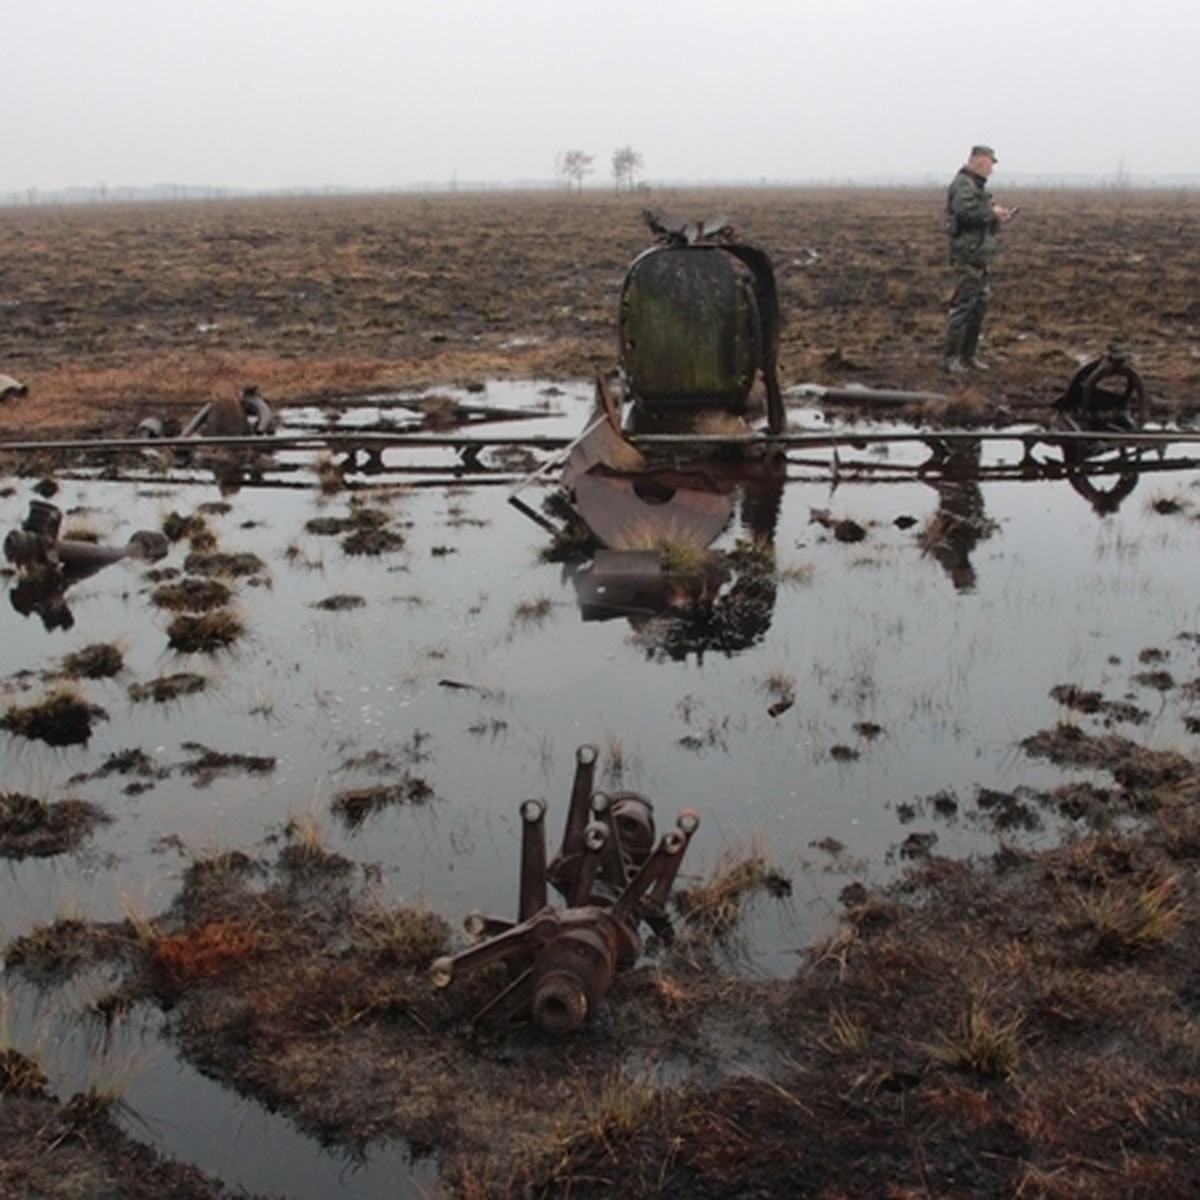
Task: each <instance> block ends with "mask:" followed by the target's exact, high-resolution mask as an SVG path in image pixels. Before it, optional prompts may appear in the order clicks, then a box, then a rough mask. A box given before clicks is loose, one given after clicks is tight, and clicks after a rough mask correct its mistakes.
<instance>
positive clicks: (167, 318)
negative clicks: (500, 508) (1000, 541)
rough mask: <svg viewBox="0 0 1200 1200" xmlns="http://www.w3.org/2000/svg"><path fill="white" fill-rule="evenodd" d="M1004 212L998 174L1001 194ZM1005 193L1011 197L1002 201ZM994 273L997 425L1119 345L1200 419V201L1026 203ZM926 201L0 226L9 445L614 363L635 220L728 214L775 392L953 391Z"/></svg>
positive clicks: (556, 199)
mask: <svg viewBox="0 0 1200 1200" xmlns="http://www.w3.org/2000/svg"><path fill="white" fill-rule="evenodd" d="M994 185H995V190H996V192H997V194H998V195H1000V196H1001V197H1003V196H1004V195H1005V184H1004V179H1003V176H1002V175H1000V176H997V178H996V179H995V180H994ZM1009 198H1010V199H1011V198H1013V197H1011V196H1010V197H1009ZM1015 198H1016V199H1017V200H1018V201H1019V203H1020V207H1021V213H1020V216H1019V217H1018V219H1017V221H1016V222H1014V224H1013V225H1011V226H1009V227H1008V228H1007V229H1006V230H1005V231H1004V245H1003V250H1002V253H1001V255H1000V258H999V260H998V261H997V263H996V266H995V270H994V282H993V291H994V298H993V305H992V312H991V315H990V317H989V320H988V324H987V332H986V336H987V338H988V346H987V349H988V352H989V354H990V355H991V357H992V358H993V359H994V360H995V362H996V365H997V368H998V369H997V370H996V371H994V372H993V373H991V374H989V375H988V376H987V377H986V378H985V379H979V380H973V381H971V383H972V384H973V385H974V386H976V387H977V388H979V390H981V391H982V393H983V394H984V395H985V396H986V398H987V399H988V400H989V401H990V402H991V409H992V415H993V416H994V417H996V418H1000V419H1002V418H1003V417H1004V414H1005V412H1006V410H1010V409H1013V410H1016V411H1018V412H1019V411H1021V410H1022V409H1024V408H1028V407H1030V406H1033V407H1035V408H1036V407H1038V406H1041V405H1044V404H1046V403H1048V402H1049V401H1050V400H1052V399H1053V398H1054V397H1055V396H1056V395H1057V394H1058V393H1059V392H1060V391H1061V390H1062V388H1063V387H1065V385H1066V383H1067V381H1068V380H1069V379H1070V377H1071V375H1072V374H1073V372H1074V371H1075V369H1076V368H1077V367H1078V365H1079V364H1080V361H1081V360H1082V359H1086V358H1091V357H1094V356H1095V355H1097V354H1098V353H1100V352H1102V351H1103V350H1104V349H1105V348H1106V347H1107V346H1108V345H1109V343H1110V342H1113V341H1117V342H1120V343H1121V344H1123V345H1124V346H1125V347H1126V348H1127V349H1128V351H1129V352H1130V353H1131V354H1132V355H1133V357H1134V360H1135V362H1136V364H1137V366H1138V369H1139V370H1140V371H1141V373H1142V375H1143V377H1144V378H1145V381H1146V384H1147V387H1148V389H1149V392H1150V395H1151V398H1152V399H1153V400H1154V401H1156V403H1157V404H1158V406H1159V407H1160V408H1163V409H1165V410H1167V411H1178V410H1183V411H1190V410H1191V409H1192V408H1194V407H1195V406H1196V405H1197V404H1200V386H1198V385H1200V300H1198V299H1197V292H1196V288H1195V280H1196V278H1197V273H1198V268H1200V194H1198V193H1196V192H1187V191H1179V192H1166V191H1156V192H1140V191H1134V190H1131V189H1128V188H1113V189H1109V190H1095V191H1089V192H1072V191H1066V190H1063V191H1038V192H1024V191H1023V192H1021V193H1019V194H1018V195H1017V196H1016V197H1015ZM942 202H943V198H942V194H941V191H940V189H929V190H924V189H905V190H896V191H869V190H854V191H843V190H837V189H817V190H802V191H790V190H777V191H754V192H744V191H709V192H685V191H681V192H674V191H671V192H663V193H655V194H652V195H650V196H639V197H637V198H630V197H616V196H611V195H605V194H600V193H597V194H595V195H590V194H585V195H583V196H572V197H566V196H563V195H561V194H542V193H530V194H504V193H485V194H470V195H467V194H463V195H447V196H436V197H435V196H409V195H402V196H380V197H355V198H321V197H311V198H296V199H262V200H254V201H241V202H224V201H213V202H210V203H197V204H178V205H174V204H161V205H155V206H145V207H142V206H134V205H112V206H87V207H80V208H69V209H68V208H64V209H45V208H28V209H24V208H12V209H7V210H5V211H4V212H3V214H2V215H0V298H2V299H0V304H2V305H3V312H4V325H3V335H2V339H0V373H4V374H8V375H11V376H14V377H15V378H17V379H18V380H20V381H21V382H23V383H25V384H26V385H27V386H28V387H29V395H28V396H27V397H26V398H24V399H17V400H9V401H7V402H5V403H4V405H3V407H2V408H0V431H2V432H3V434H4V436H5V437H13V436H24V435H28V434H32V433H34V432H36V431H39V430H41V431H44V432H46V433H65V432H67V431H75V432H82V431H86V432H89V433H99V432H107V433H123V432H127V431H128V430H129V429H131V428H132V426H134V425H135V424H136V422H137V420H138V419H140V418H141V417H142V416H145V415H148V414H157V415H165V414H168V413H172V412H174V413H176V414H178V415H180V416H183V417H186V416H190V415H191V414H192V413H193V412H194V411H195V409H196V408H197V407H199V405H200V404H202V403H203V402H205V401H206V400H209V399H211V398H213V397H215V396H219V395H230V396H232V395H236V394H239V393H240V390H241V388H242V387H243V386H245V385H247V384H254V385H256V386H258V387H259V388H260V390H261V391H262V393H263V395H264V396H266V397H267V399H268V400H269V401H270V402H271V403H273V404H278V403H290V402H294V401H297V400H301V399H305V400H313V399H318V400H319V399H326V398H329V397H331V396H344V395H347V394H362V393H364V392H369V391H372V390H379V389H388V388H399V387H405V386H410V385H443V386H444V385H446V384H449V383H455V382H458V383H471V382H476V383H479V382H483V381H486V380H488V379H494V378H513V377H516V378H519V377H528V376H531V375H532V376H538V377H542V378H550V379H554V378H587V377H589V376H590V375H591V374H592V373H593V372H594V371H596V370H601V371H605V370H608V369H609V368H611V367H612V366H613V365H614V362H615V357H616V310H617V300H618V294H619V289H620V284H621V278H622V274H623V272H624V270H625V268H626V266H627V265H628V263H629V262H630V260H631V259H632V258H633V256H634V255H635V254H637V253H638V252H640V251H641V250H642V249H643V248H645V247H646V246H647V245H649V244H650V234H649V231H648V230H647V229H646V227H645V226H644V224H643V223H642V220H641V217H640V212H641V210H642V209H643V208H644V207H646V206H656V207H659V208H661V209H665V210H668V211H675V212H679V213H681V214H683V215H685V216H691V217H700V218H702V217H705V216H709V215H712V214H714V213H721V214H725V215H727V216H728V217H729V218H730V219H731V220H732V222H733V223H734V225H735V227H736V228H737V229H738V231H739V232H740V234H741V235H742V237H743V238H744V239H745V240H747V241H749V242H752V243H754V244H757V245H759V246H761V247H762V248H763V249H764V250H766V251H767V252H768V253H769V254H770V255H771V257H772V259H773V261H774V263H775V267H776V273H777V276H778V283H779V292H780V303H781V307H782V311H783V317H784V327H783V335H782V345H781V353H780V373H781V379H782V382H783V383H784V385H785V386H787V385H790V384H796V383H801V382H818V383H824V384H838V383H844V382H848V381H854V382H859V383H865V384H873V385H885V386H888V387H893V388H903V389H913V390H931V389H932V390H937V391H941V390H943V389H945V387H946V380H945V379H944V377H943V376H942V374H941V371H940V355H939V349H940V340H941V334H942V327H943V315H944V310H945V302H946V299H947V297H948V292H949V287H950V280H949V276H948V271H947V268H946V264H945V246H944V237H943V235H942V232H941V220H942V218H941V205H942Z"/></svg>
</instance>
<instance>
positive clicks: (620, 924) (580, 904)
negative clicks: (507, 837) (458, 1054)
mask: <svg viewBox="0 0 1200 1200" xmlns="http://www.w3.org/2000/svg"><path fill="white" fill-rule="evenodd" d="M595 764H596V751H595V748H594V747H592V746H581V747H579V749H578V751H577V752H576V758H575V779H574V783H573V785H572V789H571V799H570V803H569V805H568V809H567V819H566V825H565V829H564V833H563V840H562V845H561V848H560V849H559V852H558V854H556V855H555V857H554V859H553V860H552V861H551V862H550V863H549V864H547V861H546V840H545V814H546V805H545V803H544V802H543V801H542V800H540V799H537V798H532V799H529V800H526V801H525V802H524V803H523V804H522V805H521V809H520V813H521V821H522V837H521V880H520V899H519V906H518V918H517V920H516V921H509V920H506V919H504V918H501V917H490V916H483V915H480V914H472V916H470V917H468V918H467V922H466V926H467V930H468V932H469V933H471V934H472V935H473V936H474V937H475V938H476V939H477V940H476V942H475V944H474V945H472V946H470V947H469V948H468V949H466V950H462V951H460V952H459V953H457V954H453V955H446V956H444V957H442V958H439V959H438V960H437V961H436V962H435V963H434V964H433V966H432V967H431V968H430V980H431V982H432V983H433V984H434V985H435V986H436V987H443V988H444V987H449V986H450V984H451V983H453V982H454V980H455V979H456V978H460V977H461V976H462V975H464V974H466V973H468V972H471V971H476V970H479V969H480V968H481V967H484V966H486V965H488V964H490V963H504V964H505V966H506V967H507V970H508V979H509V982H508V984H507V985H506V986H504V987H502V988H501V990H500V991H499V992H498V993H497V994H496V995H495V996H493V997H492V999H491V1000H489V1001H488V1002H487V1003H486V1004H485V1005H484V1006H483V1008H481V1009H480V1010H479V1011H478V1012H477V1013H476V1014H475V1018H474V1020H475V1024H476V1025H477V1026H481V1027H483V1026H492V1027H495V1026H502V1025H509V1024H516V1023H520V1022H522V1021H526V1020H530V1019H532V1020H533V1022H534V1023H535V1024H536V1025H537V1026H538V1027H539V1028H540V1029H542V1030H543V1031H544V1032H546V1033H550V1034H564V1033H570V1032H572V1031H573V1030H576V1029H578V1028H580V1026H581V1025H583V1023H584V1022H585V1021H586V1020H587V1019H588V1018H589V1017H590V1016H591V1015H592V1014H593V1013H594V1012H595V1011H596V1009H597V1008H598V1006H599V1005H600V1002H601V1001H602V1000H603V998H604V996H605V995H606V994H607V992H608V989H609V987H610V986H611V984H612V981H613V979H614V977H615V976H616V974H617V973H618V972H619V971H620V970H623V969H626V968H628V967H630V966H632V965H633V964H634V963H635V962H636V961H637V958H638V955H639V954H640V953H641V949H642V940H641V935H640V932H639V925H640V924H641V922H643V921H645V922H646V923H647V924H649V925H650V926H651V927H652V928H653V929H655V930H656V931H657V932H659V933H660V934H665V933H666V932H667V931H668V930H669V923H668V922H667V918H666V902H667V899H668V898H669V896H670V892H671V888H672V886H673V885H674V882H675V877H676V875H677V874H678V871H679V866H680V863H681V861H682V859H683V855H684V852H685V851H686V850H687V847H688V843H689V842H690V840H691V837H692V835H693V834H694V833H695V831H696V829H697V827H698V826H699V823H700V822H699V817H698V816H697V815H696V814H695V813H694V812H693V811H691V810H690V809H685V810H684V811H683V812H681V813H680V814H679V816H678V817H677V819H676V824H675V828H673V829H671V830H669V831H668V832H667V833H666V834H664V835H663V836H662V837H661V838H659V839H658V841H657V843H656V842H655V830H654V817H653V806H652V805H651V803H650V801H649V800H647V799H646V798H645V797H644V796H641V795H639V794H638V793H636V792H617V793H613V794H611V795H609V794H606V793H603V792H595V791H593V790H592V782H593V776H594V772H595ZM548 887H553V888H554V889H555V890H556V891H557V892H558V893H559V894H560V895H561V896H562V897H563V899H564V900H565V902H566V906H565V907H564V908H554V907H553V906H551V905H550V904H549V903H548V901H547V896H548Z"/></svg>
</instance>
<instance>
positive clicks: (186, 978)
mask: <svg viewBox="0 0 1200 1200" xmlns="http://www.w3.org/2000/svg"><path fill="white" fill-rule="evenodd" d="M262 941H263V937H262V934H261V933H259V932H258V931H256V930H254V929H252V928H250V927H248V926H247V925H245V924H244V923H241V922H238V921H232V920H225V921H209V922H207V923H206V924H203V925H196V926H192V927H189V928H187V929H185V930H183V931H182V932H180V933H173V934H165V935H162V936H159V937H156V938H154V939H153V940H152V941H151V942H150V947H149V953H150V961H151V964H152V966H153V969H154V971H155V972H156V974H157V975H158V977H159V979H160V981H161V982H163V983H165V984H166V985H167V986H168V987H169V988H171V989H172V990H178V989H180V988H184V987H187V986H189V985H191V984H195V983H202V982H208V981H211V980H215V979H219V978H221V977H222V976H225V975H228V974H229V973H230V972H231V971H233V970H235V969H236V968H238V967H239V966H241V965H242V964H243V963H244V962H245V961H246V959H247V958H249V957H250V956H251V955H252V954H253V953H254V952H255V951H256V950H258V948H259V947H260V946H261V945H262Z"/></svg>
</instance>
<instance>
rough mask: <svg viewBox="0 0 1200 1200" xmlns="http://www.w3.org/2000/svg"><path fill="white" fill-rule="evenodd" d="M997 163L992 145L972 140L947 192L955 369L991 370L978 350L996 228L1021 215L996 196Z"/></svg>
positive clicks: (949, 363)
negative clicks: (992, 180)
mask: <svg viewBox="0 0 1200 1200" xmlns="http://www.w3.org/2000/svg"><path fill="white" fill-rule="evenodd" d="M995 165H996V152H995V151H994V150H993V149H992V148H991V146H972V147H971V154H970V157H969V158H968V159H967V162H966V165H965V166H963V167H961V168H960V169H959V172H958V174H957V175H955V177H954V181H953V182H952V183H951V184H950V188H949V190H948V191H947V193H946V232H947V233H948V234H949V235H950V265H951V266H952V267H953V268H954V296H953V297H952V299H951V301H950V315H949V317H948V318H947V321H946V346H945V351H944V353H945V359H946V370H947V371H950V372H952V373H954V374H958V373H960V372H962V371H966V370H967V369H968V368H973V369H974V370H976V371H986V370H987V369H988V368H987V364H986V363H984V362H981V361H980V360H979V358H978V356H977V355H976V347H977V346H978V344H979V331H980V330H981V329H982V328H983V316H984V313H986V312H987V306H988V300H989V299H990V298H991V292H990V291H989V289H988V264H989V263H990V262H991V258H992V255H993V254H995V253H996V248H997V243H996V234H997V233H998V232H999V230H1000V226H1001V225H1006V224H1007V223H1008V222H1009V221H1011V220H1012V219H1013V217H1014V216H1015V215H1016V211H1017V210H1016V209H1015V208H1005V206H1004V205H1003V204H997V203H996V202H995V201H994V200H993V199H992V193H991V192H989V191H988V190H987V181H988V176H989V175H991V173H992V168H993V167H994V166H995Z"/></svg>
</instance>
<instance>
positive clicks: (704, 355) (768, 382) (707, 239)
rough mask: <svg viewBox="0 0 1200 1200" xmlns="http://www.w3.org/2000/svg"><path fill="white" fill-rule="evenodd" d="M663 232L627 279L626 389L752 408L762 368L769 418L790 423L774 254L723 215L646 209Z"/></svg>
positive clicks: (777, 426) (649, 399)
mask: <svg viewBox="0 0 1200 1200" xmlns="http://www.w3.org/2000/svg"><path fill="white" fill-rule="evenodd" d="M644 216H645V219H646V222H647V224H648V225H649V226H650V229H651V230H652V231H653V232H654V234H655V235H656V242H655V244H654V245H653V246H651V247H650V248H649V249H648V250H645V251H643V252H642V253H641V254H640V255H638V257H637V258H635V259H634V261H633V262H632V263H631V264H630V266H629V269H628V271H626V273H625V280H624V283H623V284H622V287H621V309H620V312H621V316H620V349H621V375H622V378H623V381H624V388H625V393H626V396H625V398H626V399H628V400H630V401H631V402H632V403H633V404H634V405H635V406H637V407H639V408H641V409H643V410H645V411H648V412H655V411H665V412H669V411H671V410H672V409H674V408H679V407H695V406H701V407H719V408H724V409H727V410H729V411H731V412H736V413H743V412H745V411H746V407H747V401H748V399H749V396H750V392H751V388H752V387H753V385H754V383H755V381H756V380H757V379H759V378H761V380H762V385H763V389H764V391H765V393H766V410H767V428H768V430H769V431H770V432H771V433H773V434H774V433H780V432H781V431H782V430H783V425H784V414H783V397H782V394H781V392H780V389H779V379H778V371H777V362H778V357H779V323H780V316H779V296H778V291H777V288H776V285H775V269H774V267H773V265H772V263H771V259H770V257H769V256H768V255H767V254H766V253H765V252H764V251H762V250H760V249H758V247H756V246H750V245H747V244H746V243H744V242H741V241H739V240H738V237H737V234H736V233H735V232H734V230H733V228H732V227H731V226H730V224H729V222H728V221H727V220H726V219H725V218H724V217H716V218H712V219H710V220H708V221H703V222H695V221H686V220H683V219H681V218H678V217H672V216H668V215H666V214H662V213H652V212H647V213H645V214H644Z"/></svg>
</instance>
